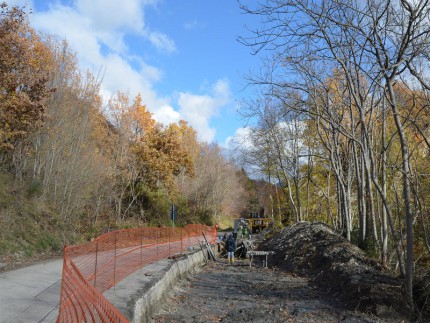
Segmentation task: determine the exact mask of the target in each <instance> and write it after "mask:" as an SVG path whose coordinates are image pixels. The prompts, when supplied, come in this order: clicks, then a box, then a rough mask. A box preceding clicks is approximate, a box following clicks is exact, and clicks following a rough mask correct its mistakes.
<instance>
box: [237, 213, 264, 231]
mask: <svg viewBox="0 0 430 323" xmlns="http://www.w3.org/2000/svg"><path fill="white" fill-rule="evenodd" d="M269 224H270V219H269V218H263V217H261V216H259V215H258V214H257V213H250V215H249V216H248V217H247V218H243V217H242V218H239V219H234V226H233V232H238V231H239V230H240V229H241V227H243V226H247V227H248V230H249V232H250V233H259V232H261V231H262V230H264V229H265V228H267V227H268V226H269Z"/></svg>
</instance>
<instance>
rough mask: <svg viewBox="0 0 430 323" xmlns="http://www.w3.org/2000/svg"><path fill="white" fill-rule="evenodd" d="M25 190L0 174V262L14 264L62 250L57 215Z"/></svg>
mask: <svg viewBox="0 0 430 323" xmlns="http://www.w3.org/2000/svg"><path fill="white" fill-rule="evenodd" d="M33 193H34V192H32V191H31V189H28V188H27V187H23V186H19V185H16V184H15V183H14V182H13V180H12V179H11V178H10V177H8V176H6V175H4V174H0V261H1V260H3V261H4V262H8V261H16V260H23V259H26V258H31V257H34V256H36V255H38V254H41V253H51V252H53V253H57V252H59V251H61V249H62V245H63V243H62V241H63V238H62V235H63V234H62V232H63V230H62V229H61V225H60V223H61V222H60V221H59V218H58V216H57V215H56V214H55V213H54V212H52V211H50V210H49V207H47V206H46V205H45V204H44V203H42V202H41V200H40V198H38V197H37V196H36V194H33Z"/></svg>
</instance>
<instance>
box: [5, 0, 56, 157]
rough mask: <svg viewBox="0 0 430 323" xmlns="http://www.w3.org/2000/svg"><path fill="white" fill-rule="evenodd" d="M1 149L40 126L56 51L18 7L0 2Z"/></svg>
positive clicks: (11, 145) (12, 145)
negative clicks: (53, 56) (53, 52)
mask: <svg viewBox="0 0 430 323" xmlns="http://www.w3.org/2000/svg"><path fill="white" fill-rule="evenodd" d="M0 8H1V13H0V48H1V50H0V150H2V151H5V150H11V149H13V148H14V147H15V145H16V143H17V141H18V140H19V139H21V138H24V137H25V136H27V135H28V134H29V132H31V130H33V129H35V127H37V126H39V125H40V123H41V120H42V118H43V115H44V112H45V109H46V103H47V99H48V97H49V95H50V94H51V91H50V88H49V87H48V78H49V66H50V65H51V64H52V55H51V53H50V50H49V48H48V47H47V46H46V44H45V43H44V42H43V41H42V39H41V38H40V36H38V35H37V33H36V32H35V31H34V29H32V28H31V27H30V26H29V23H28V21H27V16H26V14H25V12H24V11H23V10H22V9H19V8H18V7H11V8H9V7H8V5H7V4H6V3H4V2H3V3H2V4H0Z"/></svg>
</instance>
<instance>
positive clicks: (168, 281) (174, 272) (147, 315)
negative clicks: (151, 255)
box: [103, 247, 206, 322]
mask: <svg viewBox="0 0 430 323" xmlns="http://www.w3.org/2000/svg"><path fill="white" fill-rule="evenodd" d="M204 256H206V254H205V255H203V252H202V251H201V249H197V247H194V249H193V250H190V251H188V252H186V253H182V254H180V255H177V256H176V257H175V258H174V259H163V260H161V261H158V262H157V263H154V264H151V265H148V266H145V267H144V268H142V269H141V270H138V271H136V272H135V273H133V274H131V275H129V276H128V277H127V278H125V279H124V280H122V281H121V282H119V283H118V284H117V285H116V286H115V289H114V288H111V289H110V290H108V291H106V292H105V293H103V295H104V296H105V297H106V298H107V299H108V300H109V301H110V302H111V303H112V304H113V305H114V306H115V307H116V308H118V310H119V311H120V312H121V313H122V314H124V316H125V317H126V318H128V319H129V320H130V321H132V322H148V321H149V320H150V319H151V316H152V315H153V313H154V312H155V311H156V310H157V309H158V308H159V306H161V303H162V301H163V299H164V298H165V297H166V296H167V293H168V291H169V290H170V289H171V288H172V286H173V285H174V284H175V283H176V282H177V281H178V280H180V279H183V278H185V277H186V276H187V275H188V274H189V273H190V272H192V271H193V270H195V269H196V268H197V267H199V266H202V264H203V262H204V260H205V258H204Z"/></svg>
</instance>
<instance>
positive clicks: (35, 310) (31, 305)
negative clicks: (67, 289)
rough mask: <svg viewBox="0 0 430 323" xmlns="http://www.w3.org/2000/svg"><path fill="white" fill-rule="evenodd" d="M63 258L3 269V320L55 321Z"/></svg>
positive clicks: (0, 283) (0, 305) (0, 284)
mask: <svg viewBox="0 0 430 323" xmlns="http://www.w3.org/2000/svg"><path fill="white" fill-rule="evenodd" d="M62 268H63V259H59V260H55V261H49V262H44V263H42V264H38V265H33V266H29V267H25V268H20V269H17V270H13V271H8V272H4V273H0V322H1V323H9V322H11V323H12V322H13V323H19V322H22V323H26V322H32V323H33V322H55V320H56V318H57V315H58V305H59V302H60V287H61V271H62Z"/></svg>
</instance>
